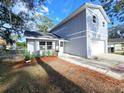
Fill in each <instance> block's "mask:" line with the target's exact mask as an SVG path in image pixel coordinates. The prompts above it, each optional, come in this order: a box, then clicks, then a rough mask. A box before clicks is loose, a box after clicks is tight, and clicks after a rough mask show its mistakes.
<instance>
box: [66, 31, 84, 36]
mask: <svg viewBox="0 0 124 93" xmlns="http://www.w3.org/2000/svg"><path fill="white" fill-rule="evenodd" d="M83 32H86V31H85V30H84V31H80V32H76V33H73V34H69V35H67V37H69V36H73V35H76V34H79V33H83Z"/></svg>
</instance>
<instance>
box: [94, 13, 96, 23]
mask: <svg viewBox="0 0 124 93" xmlns="http://www.w3.org/2000/svg"><path fill="white" fill-rule="evenodd" d="M93 23H96V16H94V15H93Z"/></svg>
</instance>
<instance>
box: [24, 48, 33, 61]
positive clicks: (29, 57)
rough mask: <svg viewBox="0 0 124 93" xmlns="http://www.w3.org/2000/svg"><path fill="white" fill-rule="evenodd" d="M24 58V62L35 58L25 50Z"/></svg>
mask: <svg viewBox="0 0 124 93" xmlns="http://www.w3.org/2000/svg"><path fill="white" fill-rule="evenodd" d="M24 57H25V60H26V61H28V60H31V59H33V58H35V55H34V54H31V53H30V52H28V51H27V50H26V51H25V53H24Z"/></svg>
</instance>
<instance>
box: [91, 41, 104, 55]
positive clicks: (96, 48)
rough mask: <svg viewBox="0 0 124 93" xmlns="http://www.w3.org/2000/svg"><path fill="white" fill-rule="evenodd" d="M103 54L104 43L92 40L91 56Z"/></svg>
mask: <svg viewBox="0 0 124 93" xmlns="http://www.w3.org/2000/svg"><path fill="white" fill-rule="evenodd" d="M103 53H105V42H104V41H96V40H92V42H91V55H93V56H95V55H99V54H103Z"/></svg>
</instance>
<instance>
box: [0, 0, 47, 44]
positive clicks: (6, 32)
mask: <svg viewBox="0 0 124 93" xmlns="http://www.w3.org/2000/svg"><path fill="white" fill-rule="evenodd" d="M17 1H21V2H24V3H25V4H26V7H27V8H28V10H29V11H33V9H34V6H33V2H34V0H0V37H2V38H3V39H5V40H6V42H7V44H8V43H9V44H11V45H12V44H13V43H15V41H16V40H13V38H12V37H13V36H12V34H13V33H14V34H16V35H18V38H21V33H23V31H24V30H25V29H27V27H26V23H27V22H28V21H29V20H31V18H30V16H29V15H30V13H29V12H27V13H24V12H20V13H19V14H15V13H14V12H12V7H13V6H14V5H15V4H16V2H17ZM45 1H46V0H39V1H38V2H39V3H43V4H44V3H45ZM5 24H7V25H9V26H10V27H9V28H8V27H5V26H4V25H5Z"/></svg>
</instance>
